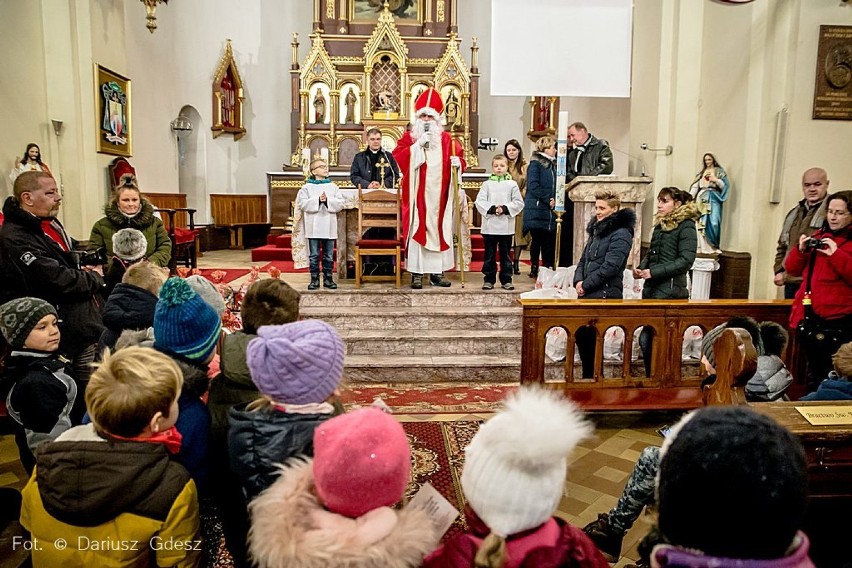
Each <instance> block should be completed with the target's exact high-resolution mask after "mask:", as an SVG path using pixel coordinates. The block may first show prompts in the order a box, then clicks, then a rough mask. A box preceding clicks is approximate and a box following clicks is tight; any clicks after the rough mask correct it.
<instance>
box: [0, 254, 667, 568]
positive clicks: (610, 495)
mask: <svg viewBox="0 0 852 568" xmlns="http://www.w3.org/2000/svg"><path fill="white" fill-rule="evenodd" d="M248 259H249V256H248V251H230V250H229V251H213V252H207V253H205V254H204V258H203V259H201V262H200V264H201V267H202V268H229V267H230V268H233V267H245V266H249V265H250V264H251V263H250V261H249V260H248ZM255 264H260V263H255ZM527 271H528V267H527ZM283 276H284V278H285V279H286V280H287V282H288V283H290V284H291V285H293V286H294V287H297V288H303V287H307V284H308V281H309V279H310V277H309V275H307V274H286V275H283ZM449 277H450V280H453V281H454V283H457V282H458V274H452V273H451V274H450V275H449ZM466 280H467V282H468V286H471V287H474V286H475V287H476V289H479V287H480V286H481V285H482V275H481V274H476V273H472V274H467V275H466ZM532 284H533V281H532V280H531V279H529V278H527V277H526V275H525V274H523V275H521V276H520V277H516V286H517V287H518V288H519V289H520V290H522V291H523V290H524V289H531V288H532ZM454 285H457V284H454ZM349 286H353V287H354V285H353V284H350V283H348V282H343V283H341V287H342V288H346V287H349ZM368 286H386V284H370V285H368ZM488 417H489V415H487V414H431V415H429V414H409V415H400V416H399V419H400V420H401V421H422V420H430V421H441V420H443V421H447V420H484V419H487V418H488ZM591 418H592V420H593V421H594V422H595V423H596V425H597V429H596V435H595V438H594V439H592V440H590V441H588V442H585V443H583V444H581V446H580V447H579V448H577V450H576V451H575V452H574V454H573V455H572V457H571V459H570V464H569V471H568V479H567V481H566V485H565V494H564V497H563V499H562V502H561V503H560V506H559V509H558V512H557V514H558V515H560V516H561V517H563V518H565V519H566V520H568V521H569V522H571V523H573V524H575V525H577V526H580V527H582V526H584V525H586V524H587V523H589V522H591V521H592V520H594V519H595V518H596V517H597V514H598V513H601V512H605V511H608V510H609V509H610V508H611V507H612V506H613V505H614V504H615V503H616V501H617V500H618V496H619V495H620V494H621V490H622V488H623V487H624V483H625V482H626V481H627V478H628V476H629V474H630V471H631V470H632V468H633V464H634V462H635V461H636V459H637V458H638V456H639V453H640V452H641V451H642V449H643V448H644V447H645V446H647V445H649V444H658V443H659V442H660V438H659V436H657V435H656V434H655V429H656V428H658V427H659V426H661V425H662V424H666V423H669V424H670V423H672V422H673V421H675V420H676V419H677V415H676V414H671V413H668V414H667V413H637V412H633V413H621V412H620V413H595V414H592V415H591ZM25 483H26V476H25V472H24V470H23V467H22V466H21V464H20V461H19V460H18V452H17V447H16V446H15V441H14V439H13V437H12V436H10V435H4V436H0V486H13V487H17V488H19V489H20V488H22V487H23V486H24V484H25ZM649 524H650V521H649V519H648V518H647V515H643V516H642V517H641V518H640V519H639V521H638V522H637V523H636V525H635V526H634V527H633V528H632V529H631V530H630V531H629V532H628V533H627V536H626V537H625V539H624V546H623V550H622V552H623V557H622V559H621V560H620V561H619V563H618V564H616V565H615V566H616V567H617V568H618V567H623V566H624V565H626V564H629V563H631V562H632V561H634V560H636V558H637V555H636V545H637V543H638V542H639V540H640V539H641V538H642V536H644V534H645V533H646V532H647V529H648V526H649Z"/></svg>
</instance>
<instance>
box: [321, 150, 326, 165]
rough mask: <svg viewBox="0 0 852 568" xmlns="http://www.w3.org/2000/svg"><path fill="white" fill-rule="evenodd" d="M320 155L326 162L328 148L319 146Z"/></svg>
mask: <svg viewBox="0 0 852 568" xmlns="http://www.w3.org/2000/svg"><path fill="white" fill-rule="evenodd" d="M320 157H321V158H322V159H323V160H325V162H326V163H328V148H320Z"/></svg>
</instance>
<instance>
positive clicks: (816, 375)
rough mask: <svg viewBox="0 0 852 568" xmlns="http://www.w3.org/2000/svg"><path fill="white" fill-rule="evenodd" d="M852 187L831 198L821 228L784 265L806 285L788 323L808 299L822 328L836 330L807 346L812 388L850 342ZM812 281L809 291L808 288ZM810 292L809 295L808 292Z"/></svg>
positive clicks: (796, 317)
mask: <svg viewBox="0 0 852 568" xmlns="http://www.w3.org/2000/svg"><path fill="white" fill-rule="evenodd" d="M850 203H852V191H839V192H837V193H835V194H833V195H830V196H829V197H828V210H827V213H826V220H825V225H823V228H822V229H820V230H819V231H817V232H816V233H814V234H813V235H811V237H808V236H807V235H802V236H801V237H800V238H799V246H798V247H796V248H794V249H792V250H790V253H789V254H788V255H787V259H786V260H785V261H784V269H785V270H786V271H787V273H788V274H790V275H791V276H802V278H803V281H802V286H801V287H800V288H799V291H798V292H797V293H796V299H795V300H794V301H793V311H792V313H791V314H790V327H791V328H794V329H795V328H796V327H797V326H798V325H799V322H800V321H802V319H803V318H804V317H805V305H806V304H807V302H804V300H805V299H806V296H808V298H807V299H808V300H809V301H810V306H811V309H812V311H813V317H814V318H815V319H816V321H817V322H818V323H819V324H820V326H821V327H824V328H829V329H831V330H834V333H833V334H830V335H833V337H832V338H831V339H833V340H832V341H819V342H811V343H810V344H808V345H803V348H804V349H805V353H806V356H807V359H808V391H809V392H810V391H812V390H815V389H816V388H817V386H818V385H819V383H820V381H822V380H823V379H825V378H826V376H827V375H828V372H829V371H831V357H832V355H834V353H835V351H837V348H838V347H840V345H842V344H844V343H846V342H848V341H852V226H850V223H852V206H850ZM808 283H810V290H808ZM809 291H810V294H808V292H809Z"/></svg>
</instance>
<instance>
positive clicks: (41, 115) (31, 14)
mask: <svg viewBox="0 0 852 568" xmlns="http://www.w3.org/2000/svg"><path fill="white" fill-rule="evenodd" d="M42 46H43V42H42V27H41V3H40V2H32V1H31V0H5V1H3V2H0V53H3V54H5V55H4V56H3V59H2V63H0V68H2V71H0V77H2V79H0V101H3V103H2V104H1V105H0V124H2V125H3V136H0V197H2V198H3V199H4V200H5V198H6V197H7V196H9V195H11V194H12V180H11V179H9V177H8V175H9V172H10V171H11V169H12V165H13V161H14V159H15V158H16V157H17V158H18V159H20V158H21V156H22V154H23V153H24V148H26V145H27V144H28V143H30V142H35V143H36V144H38V145H39V147H40V148H41V154H42V158H43V159H44V161H45V162H46V163H47V165H48V166H51V167H53V166H55V165H56V162H55V160H54V158H55V157H56V149H55V146H54V142H55V139H54V136H53V131H52V129H50V128H48V124H49V123H50V121H49V120H47V95H46V93H47V89H46V88H45V87H46V82H45V69H44V57H43V55H42V53H43V47H42Z"/></svg>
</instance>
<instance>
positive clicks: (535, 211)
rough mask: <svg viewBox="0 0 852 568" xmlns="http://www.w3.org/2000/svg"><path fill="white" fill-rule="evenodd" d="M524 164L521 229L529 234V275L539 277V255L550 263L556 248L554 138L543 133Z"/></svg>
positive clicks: (546, 263) (546, 264)
mask: <svg viewBox="0 0 852 568" xmlns="http://www.w3.org/2000/svg"><path fill="white" fill-rule="evenodd" d="M535 147H536V152H535V154H533V157H532V159H530V163H529V165H528V166H527V193H526V196H524V229H523V231H524V233H529V235H530V266H531V268H530V278H536V277H538V261H539V255H541V260H542V262H543V263H544V265H545V266H551V267H552V266H553V261H554V256H555V252H556V215H554V214H553V207H554V205H555V204H556V203H555V200H556V162H555V159H556V141H555V140H554V139H553V137H552V136H542V137H541V138H539V139H538V140H537V141H536V143H535Z"/></svg>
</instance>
